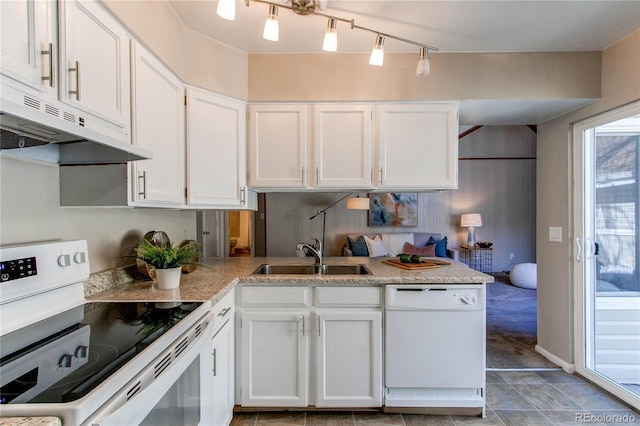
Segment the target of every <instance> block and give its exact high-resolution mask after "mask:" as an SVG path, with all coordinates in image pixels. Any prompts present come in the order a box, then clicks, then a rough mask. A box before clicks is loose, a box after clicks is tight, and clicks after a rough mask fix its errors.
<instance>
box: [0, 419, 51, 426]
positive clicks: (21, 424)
mask: <svg viewBox="0 0 640 426" xmlns="http://www.w3.org/2000/svg"><path fill="white" fill-rule="evenodd" d="M60 425H62V422H61V421H60V419H59V418H57V417H2V418H0V426H60Z"/></svg>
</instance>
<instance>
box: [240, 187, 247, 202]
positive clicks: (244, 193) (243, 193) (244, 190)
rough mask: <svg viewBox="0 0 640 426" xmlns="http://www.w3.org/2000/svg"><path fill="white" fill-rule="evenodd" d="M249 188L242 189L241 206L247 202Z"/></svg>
mask: <svg viewBox="0 0 640 426" xmlns="http://www.w3.org/2000/svg"><path fill="white" fill-rule="evenodd" d="M246 193H247V187H246V186H243V187H242V188H240V204H244V203H245V202H246V201H247V200H246V199H247V195H246Z"/></svg>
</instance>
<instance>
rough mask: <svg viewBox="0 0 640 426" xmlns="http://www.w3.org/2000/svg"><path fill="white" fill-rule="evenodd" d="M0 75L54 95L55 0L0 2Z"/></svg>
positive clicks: (48, 94)
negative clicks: (0, 47)
mask: <svg viewBox="0 0 640 426" xmlns="http://www.w3.org/2000/svg"><path fill="white" fill-rule="evenodd" d="M0 9H1V12H0V16H1V23H2V25H1V27H0V35H1V45H2V56H1V61H0V67H1V69H2V74H3V75H5V76H8V77H11V78H13V79H15V80H17V81H19V82H21V83H23V84H26V85H27V86H29V87H31V88H33V89H36V90H37V91H39V92H45V93H47V96H48V97H50V98H52V99H56V98H57V89H58V86H57V80H56V79H57V72H58V65H57V64H58V63H57V55H58V32H57V31H58V26H57V14H56V2H55V1H46V0H39V1H35V0H12V1H2V2H0Z"/></svg>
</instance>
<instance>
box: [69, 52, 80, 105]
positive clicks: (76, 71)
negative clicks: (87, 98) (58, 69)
mask: <svg viewBox="0 0 640 426" xmlns="http://www.w3.org/2000/svg"><path fill="white" fill-rule="evenodd" d="M69 72H75V73H76V90H69V94H70V95H76V101H79V100H80V63H79V62H78V61H76V66H75V67H74V68H69Z"/></svg>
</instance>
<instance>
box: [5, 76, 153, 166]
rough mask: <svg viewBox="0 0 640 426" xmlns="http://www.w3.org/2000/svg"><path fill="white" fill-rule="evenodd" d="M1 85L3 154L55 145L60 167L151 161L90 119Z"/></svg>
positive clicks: (145, 154) (138, 150) (146, 152)
mask: <svg viewBox="0 0 640 426" xmlns="http://www.w3.org/2000/svg"><path fill="white" fill-rule="evenodd" d="M4 83H5V82H4V81H3V84H2V85H1V88H0V90H1V92H0V94H1V98H0V129H1V130H2V132H0V137H1V140H2V143H1V145H2V146H1V148H2V150H3V151H4V150H10V149H31V148H29V147H33V146H38V145H46V144H57V147H58V149H59V163H60V164H116V163H126V162H129V161H137V160H147V159H151V158H153V154H152V153H151V152H150V151H148V150H146V149H142V148H139V147H137V146H135V145H132V144H129V143H126V142H123V141H121V140H118V139H117V138H116V137H114V136H110V135H109V134H108V132H109V129H106V130H105V131H104V132H103V131H100V130H101V129H99V128H98V127H97V126H95V125H93V124H94V123H93V122H91V118H90V117H83V116H82V115H81V114H79V113H78V112H76V111H74V110H73V109H71V108H68V107H66V106H61V105H60V104H59V103H58V102H56V101H49V100H43V99H41V98H39V97H38V96H33V95H30V94H28V93H25V92H23V91H21V90H17V89H16V88H15V87H12V86H11V85H9V84H4ZM21 145H22V146H21ZM33 149H37V148H33Z"/></svg>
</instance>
